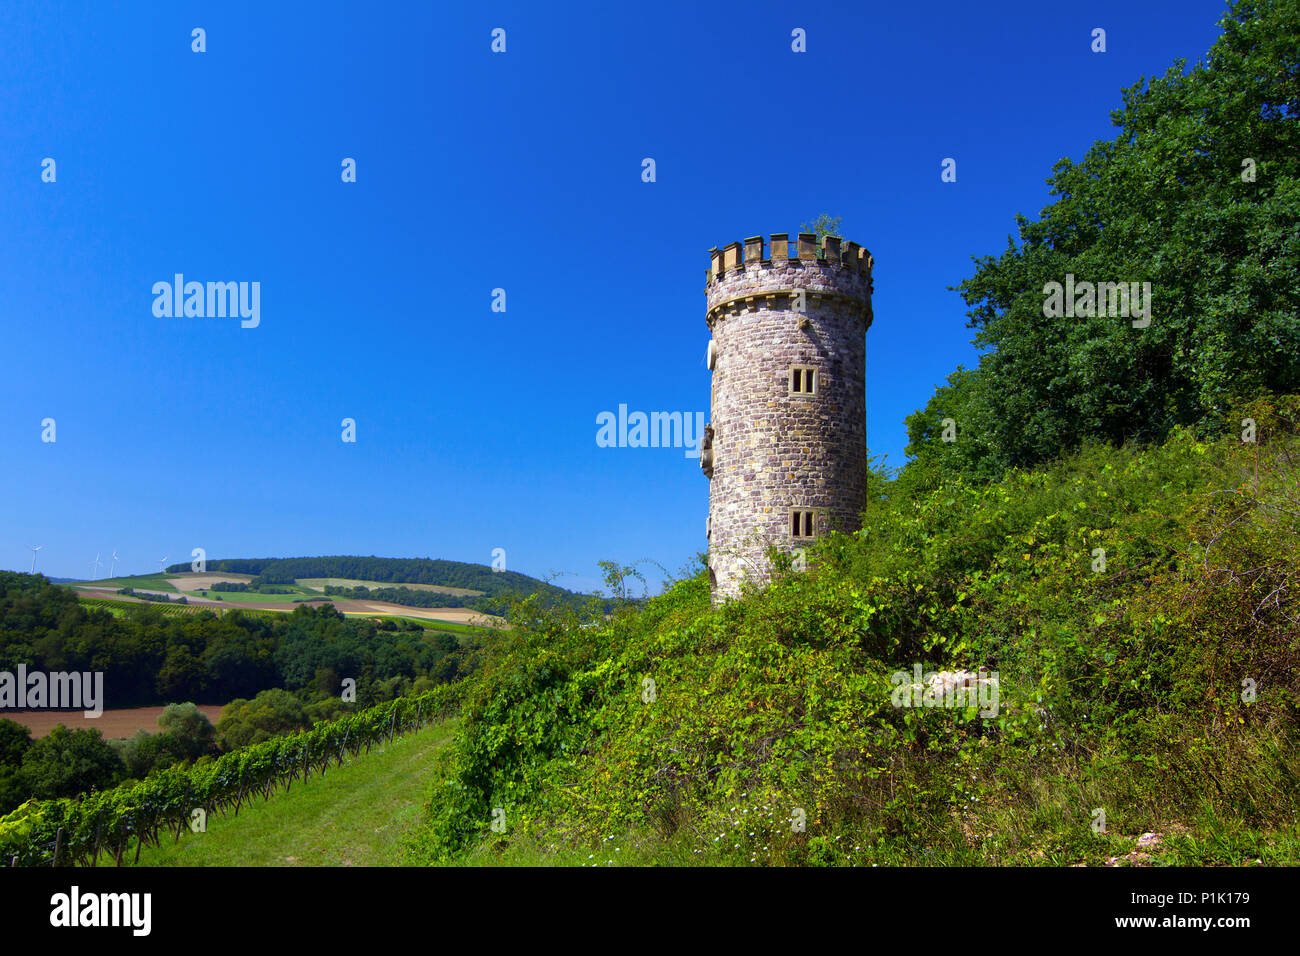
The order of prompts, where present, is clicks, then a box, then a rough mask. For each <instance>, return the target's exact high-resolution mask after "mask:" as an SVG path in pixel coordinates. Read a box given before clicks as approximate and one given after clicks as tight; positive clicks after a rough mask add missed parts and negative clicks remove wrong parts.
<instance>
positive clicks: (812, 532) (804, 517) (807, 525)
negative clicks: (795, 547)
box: [790, 508, 817, 539]
mask: <svg viewBox="0 0 1300 956" xmlns="http://www.w3.org/2000/svg"><path fill="white" fill-rule="evenodd" d="M816 529H817V512H815V511H805V510H804V509H802V508H791V509H790V537H792V538H800V539H811V538H815V537H816V536H817V530H816Z"/></svg>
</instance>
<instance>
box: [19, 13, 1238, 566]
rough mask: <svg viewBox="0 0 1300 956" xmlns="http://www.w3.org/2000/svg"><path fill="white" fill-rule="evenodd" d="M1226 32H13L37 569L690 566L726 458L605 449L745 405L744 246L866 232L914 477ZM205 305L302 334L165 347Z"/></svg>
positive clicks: (1158, 19)
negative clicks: (717, 337) (731, 385)
mask: <svg viewBox="0 0 1300 956" xmlns="http://www.w3.org/2000/svg"><path fill="white" fill-rule="evenodd" d="M467 8H472V9H467ZM1222 9H1223V4H1222V2H1220V0H1160V2H1142V0H1127V2H1090V3H1086V4H1084V3H1055V2H1050V3H1044V2H1042V0H1033V2H1017V3H1003V4H984V3H973V2H970V0H943V2H930V3H912V4H874V3H873V4H867V3H849V2H844V3H826V2H817V3H811V4H806V5H795V4H783V3H771V2H758V3H751V2H745V3H699V2H689V3H688V2H680V3H677V2H674V3H653V4H616V3H608V2H600V3H582V4H574V3H547V4H541V3H519V4H447V3H437V4H431V3H427V2H425V3H391V4H390V3H383V4H372V3H346V4H339V3H320V2H313V3H311V4H294V5H290V4H279V3H266V2H251V3H250V2H225V3H220V4H212V3H162V2H159V3H143V2H128V3H122V4H108V3H103V2H100V0H93V2H84V3H48V2H27V0H23V2H15V0H6V2H5V3H4V5H3V6H0V145H2V146H3V148H2V149H0V355H2V356H3V370H4V374H3V375H0V567H6V568H12V569H18V570H26V569H28V568H29V567H30V565H31V552H30V551H28V550H27V546H29V545H37V544H40V545H44V550H42V551H41V552H40V555H39V558H38V563H37V567H38V569H39V570H42V571H44V572H45V573H47V574H51V575H55V576H68V577H85V576H87V575H89V573H90V563H91V561H92V560H93V559H94V557H95V554H96V552H103V554H104V560H105V561H106V560H107V557H108V555H109V553H110V552H111V551H112V549H113V548H116V549H117V550H118V553H119V555H120V556H121V559H122V560H121V562H120V564H119V567H118V571H119V573H123V572H126V573H130V572H142V571H147V570H155V569H156V568H157V567H158V560H159V559H160V558H162V557H163V556H164V555H169V556H170V561H169V563H170V562H178V561H181V560H189V554H190V552H191V549H192V548H194V547H204V548H205V549H206V551H207V554H208V556H209V558H220V557H262V556H297V555H312V554H375V555H382V556H397V557H443V558H450V559H454V560H462V561H475V562H482V563H488V562H489V561H490V560H491V552H492V549H494V548H498V547H499V548H504V549H506V555H507V566H508V567H509V568H510V569H511V570H517V571H522V572H525V573H529V574H535V575H539V576H545V575H548V574H550V573H552V572H565V573H566V576H565V577H561V578H558V579H557V583H559V584H562V585H566V586H569V587H575V588H578V589H590V588H592V587H594V586H595V585H596V583H597V578H598V573H599V572H598V569H597V566H596V562H597V561H598V560H600V559H602V558H611V559H616V560H619V561H622V562H632V561H635V560H638V559H642V558H652V559H654V560H657V561H659V562H660V563H662V564H664V565H666V566H667V567H668V568H669V569H670V570H674V571H675V570H677V569H678V568H680V567H682V566H683V565H684V564H686V563H687V562H688V561H689V560H690V559H691V558H692V556H693V555H694V554H695V553H697V552H698V551H700V550H702V549H703V548H704V547H705V544H706V541H705V537H704V517H705V513H706V509H707V498H708V482H707V481H706V480H705V479H704V478H703V477H702V475H701V474H700V470H699V467H698V462H697V461H696V460H693V459H689V458H687V457H685V455H684V454H683V452H682V450H681V449H634V448H623V449H618V448H600V447H597V445H596V441H595V436H596V431H597V427H596V416H597V415H598V414H599V413H600V412H602V411H616V410H617V408H618V406H619V404H626V405H627V406H628V407H629V409H631V410H644V411H647V412H649V411H692V412H693V411H707V409H708V399H709V376H708V372H707V371H706V369H705V367H704V362H703V356H704V350H705V345H706V343H707V340H708V331H707V328H706V326H705V323H704V295H703V276H704V271H705V269H706V267H707V265H708V256H707V250H708V249H709V247H711V246H715V245H717V246H721V245H724V244H726V243H728V242H731V241H734V240H739V239H742V238H744V237H745V236H750V235H754V234H757V233H763V234H765V235H766V234H770V233H772V232H790V233H794V232H796V231H798V228H799V225H800V223H802V222H804V221H807V220H810V219H812V218H813V217H815V216H816V215H817V214H818V213H820V212H823V211H826V212H829V213H831V214H833V215H838V216H840V217H842V218H843V226H842V230H841V231H842V232H843V233H844V235H845V237H846V238H849V239H853V240H855V241H857V242H859V243H861V244H863V245H865V246H867V247H868V248H869V249H870V250H871V251H872V253H873V255H874V256H875V260H876V268H875V272H876V294H875V325H874V326H873V328H872V329H871V331H870V332H869V333H868V337H867V355H868V367H867V374H868V381H867V431H868V442H869V444H870V446H871V449H872V451H873V452H876V453H886V454H888V456H889V461H890V463H891V464H902V462H903V454H902V450H903V447H904V445H905V444H906V433H905V429H904V426H903V418H904V417H905V416H906V415H908V414H910V413H911V412H912V411H914V410H915V409H917V408H918V407H920V406H922V405H924V403H925V402H926V400H927V399H928V397H929V396H930V394H931V393H932V391H933V389H934V387H935V385H936V384H937V383H939V382H941V381H942V380H943V379H944V377H945V376H946V375H947V374H948V373H950V372H951V371H952V370H953V369H954V368H955V367H956V366H957V365H958V364H967V365H970V364H972V362H973V359H974V351H973V349H972V347H971V345H970V337H971V332H970V330H969V329H968V328H967V327H966V318H965V314H964V306H963V304H962V302H961V300H960V299H959V298H958V296H957V295H956V294H955V293H953V292H950V291H948V287H949V286H951V285H955V284H956V283H958V282H959V281H960V280H962V279H963V278H965V277H967V276H968V275H969V274H970V272H971V262H970V257H971V256H972V255H983V254H996V253H998V252H1000V251H1001V250H1002V249H1003V248H1004V246H1005V243H1006V238H1007V235H1008V233H1010V232H1012V231H1014V215H1015V214H1016V213H1018V212H1020V213H1024V214H1026V215H1029V216H1031V217H1034V216H1036V215H1037V213H1038V211H1039V210H1040V209H1041V208H1042V207H1043V206H1044V205H1045V204H1046V203H1047V201H1048V196H1047V190H1046V186H1045V184H1044V179H1045V178H1046V177H1047V175H1048V174H1049V172H1050V169H1051V166H1052V164H1053V163H1054V162H1055V161H1056V160H1057V159H1059V158H1060V157H1063V156H1070V157H1073V158H1078V157H1080V156H1082V155H1083V153H1084V152H1085V151H1086V150H1087V148H1088V146H1089V145H1090V144H1091V143H1092V142H1093V141H1094V140H1096V139H1098V138H1110V137H1111V136H1112V135H1113V128H1112V127H1111V125H1110V119H1109V115H1110V110H1112V109H1114V108H1116V107H1117V106H1119V104H1120V90H1121V88H1122V87H1126V86H1129V85H1131V84H1132V83H1134V82H1135V81H1136V80H1137V78H1138V77H1139V76H1142V75H1147V76H1150V75H1152V74H1156V73H1162V72H1163V71H1164V70H1165V69H1166V68H1167V67H1168V66H1169V65H1170V64H1171V63H1172V62H1173V60H1174V59H1176V58H1177V57H1186V58H1187V59H1188V60H1189V61H1194V60H1195V59H1197V58H1198V57H1200V56H1201V55H1203V54H1204V53H1205V51H1206V50H1208V48H1209V47H1210V45H1211V44H1212V43H1213V41H1214V38H1215V37H1216V36H1217V35H1218V30H1217V27H1216V26H1215V23H1216V21H1217V19H1218V17H1219V15H1220V12H1221V11H1222ZM194 27H203V28H204V29H205V30H206V33H207V37H206V40H207V52H206V53H202V54H198V53H194V52H191V30H192V28H194ZM496 27H502V28H504V29H505V30H506V31H507V33H506V43H507V48H506V53H505V54H493V53H492V52H491V50H490V42H491V37H490V33H491V31H492V29H493V28H496ZM796 27H799V28H803V29H804V30H806V31H807V48H808V49H807V52H806V53H794V52H792V50H791V36H790V34H791V31H792V30H793V29H794V28H796ZM1094 27H1102V28H1104V29H1105V30H1106V31H1107V52H1106V53H1104V54H1094V53H1092V52H1091V51H1090V49H1089V47H1090V43H1091V38H1090V33H1091V31H1092V29H1093V28H1094ZM45 157H52V158H53V159H54V160H55V161H56V163H57V167H56V169H57V181H56V182H55V183H44V182H42V181H41V163H42V160H43V159H44V158H45ZM344 157H354V158H355V159H356V161H357V180H358V181H357V182H356V183H351V184H345V183H343V182H341V179H340V171H341V167H340V164H341V162H342V160H343V158H344ZM645 157H652V158H654V159H655V161H656V164H657V182H655V183H649V184H648V183H643V182H642V181H641V161H642V159H643V158H645ZM945 157H953V158H955V159H956V160H957V164H958V166H957V174H958V181H957V182H956V183H955V184H945V183H942V182H940V163H941V161H942V160H943V159H944V158H945ZM177 272H180V273H183V274H185V276H186V277H187V279H194V280H199V281H258V282H260V283H261V324H260V325H259V327H257V328H255V329H243V328H240V324H239V321H238V320H237V319H229V318H226V319H221V318H211V319H209V318H193V317H191V318H175V317H173V318H157V317H155V316H154V314H153V301H154V297H153V295H152V292H151V289H152V286H153V284H154V283H155V282H158V281H162V280H166V281H170V280H171V279H172V276H173V275H174V274H175V273H177ZM498 287H501V288H504V289H505V290H506V296H507V298H506V306H507V310H506V312H505V313H494V312H492V311H491V308H490V306H491V295H492V290H493V289H494V288H498ZM345 417H350V418H354V419H355V420H356V422H357V441H356V443H355V444H345V443H344V442H342V441H341V438H340V435H341V431H342V428H341V425H340V422H341V421H342V419H343V418H345ZM45 418H53V419H55V422H56V429H57V432H56V437H57V440H56V441H55V442H54V443H53V444H50V443H45V442H42V441H41V422H42V419H45ZM104 573H107V568H105V569H104ZM650 580H651V582H652V583H655V582H657V580H658V575H657V573H653V574H651V575H650Z"/></svg>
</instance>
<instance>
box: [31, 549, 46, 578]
mask: <svg viewBox="0 0 1300 956" xmlns="http://www.w3.org/2000/svg"><path fill="white" fill-rule="evenodd" d="M29 547H31V549H32V574H35V573H36V552H37V551H39V550H41V548H43V547H45V545H43V544H33V545H30V546H29Z"/></svg>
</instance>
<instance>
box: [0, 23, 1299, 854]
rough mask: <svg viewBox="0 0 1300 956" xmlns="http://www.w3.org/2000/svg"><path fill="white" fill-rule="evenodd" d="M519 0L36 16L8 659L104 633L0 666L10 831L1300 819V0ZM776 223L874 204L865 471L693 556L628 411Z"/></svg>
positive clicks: (24, 123)
mask: <svg viewBox="0 0 1300 956" xmlns="http://www.w3.org/2000/svg"><path fill="white" fill-rule="evenodd" d="M482 16H484V15H481V14H479V13H478V12H468V11H463V10H446V11H444V10H440V9H437V8H431V7H427V6H422V5H410V6H407V7H398V8H392V9H389V8H385V9H383V10H381V11H368V12H367V13H366V15H365V18H364V19H363V18H362V16H361V15H360V14H357V13H355V12H353V13H345V12H344V10H343V8H342V7H339V8H337V9H333V8H331V7H330V6H329V5H324V6H322V7H321V9H320V11H319V13H318V14H317V15H315V16H313V17H310V18H301V17H290V16H289V15H287V14H279V13H275V12H266V11H264V10H262V9H260V8H259V7H257V6H256V5H251V4H249V5H240V4H232V5H230V6H229V7H228V8H224V7H223V8H222V10H220V11H217V12H214V11H209V10H206V9H204V8H203V7H201V6H199V5H195V6H193V7H186V6H185V5H177V6H176V7H175V8H172V7H169V8H168V11H167V13H166V14H165V15H164V16H161V17H160V16H158V15H157V14H156V13H154V12H150V13H148V14H146V13H144V12H142V11H140V10H134V9H129V10H128V11H127V12H125V13H122V12H113V13H108V12H105V11H103V10H101V9H99V8H98V7H95V6H92V5H85V6H73V7H67V8H61V9H59V10H58V11H50V10H49V9H47V8H46V7H45V6H43V5H38V4H17V5H14V6H12V7H7V8H6V9H5V11H4V12H3V13H0V18H3V19H2V20H0V32H2V33H3V34H4V35H5V36H6V37H12V38H13V48H12V55H11V56H8V57H6V58H5V60H4V62H3V64H0V102H4V103H6V104H7V106H6V108H5V112H4V113H3V114H0V129H2V130H3V131H4V133H5V136H6V140H7V142H8V143H9V144H10V146H11V148H10V149H9V150H7V151H6V152H7V155H8V156H9V159H8V160H7V161H6V163H5V165H4V167H3V169H0V195H3V197H4V198H5V199H6V200H8V202H7V206H8V207H9V208H10V209H11V210H12V216H11V217H8V218H7V228H6V229H5V230H3V231H0V263H3V265H0V283H3V286H4V288H5V292H6V296H5V302H6V304H5V316H6V318H5V322H4V336H5V352H6V355H7V357H8V358H9V359H10V361H9V363H8V364H7V368H8V374H7V375H6V376H5V377H4V379H3V380H2V381H0V403H2V407H3V409H4V414H3V415H0V447H3V448H4V450H5V456H6V457H5V463H6V466H7V467H6V468H4V469H0V527H3V529H4V535H3V538H4V540H3V541H0V564H3V566H4V567H6V568H7V569H8V570H5V571H0V673H4V674H17V673H18V672H19V671H20V669H22V671H23V672H24V673H26V672H41V673H51V674H52V673H57V672H77V673H82V672H85V673H91V672H94V673H99V674H102V675H103V686H104V699H103V701H101V703H102V704H103V707H104V713H103V714H102V715H101V716H96V717H85V716H82V714H81V710H82V709H83V708H81V707H77V708H65V709H63V710H54V709H51V708H49V707H46V706H43V705H37V706H34V707H33V706H27V707H23V706H15V703H14V701H16V698H14V699H13V700H11V699H10V698H7V697H5V696H4V695H5V694H7V693H12V692H13V687H14V686H15V684H14V682H13V681H12V680H10V683H9V684H8V685H3V686H0V717H2V718H4V719H0V859H4V860H9V861H10V862H11V863H13V864H14V865H27V866H38V865H49V864H55V865H81V866H102V867H124V866H132V865H141V866H169V865H213V866H234V865H267V866H273V865H275V866H279V865H338V866H348V865H396V864H405V865H471V866H473V865H485V866H486V865H572V866H609V865H651V864H659V865H663V864H667V865H685V866H694V865H710V866H712V865H721V866H766V865H845V866H852V865H858V866H872V865H877V866H895V865H896V866H913V865H938V866H956V865H996V866H1007V865H1049V866H1062V867H1064V866H1098V867H1126V866H1155V865H1179V866H1184V865H1215V866H1218V865H1231V866H1246V865H1294V864H1295V863H1297V862H1298V861H1300V816H1298V815H1297V814H1298V812H1300V758H1298V757H1297V754H1298V753H1300V751H1298V750H1297V746H1296V744H1297V742H1298V741H1297V734H1300V705H1298V703H1297V702H1298V701H1300V643H1298V640H1297V638H1300V595H1298V594H1297V586H1300V539H1298V535H1297V531H1298V528H1300V525H1298V524H1297V522H1298V521H1300V473H1298V471H1297V466H1298V465H1300V459H1298V458H1297V455H1298V454H1300V444H1298V443H1300V313H1298V309H1300V283H1298V282H1297V279H1300V229H1298V223H1300V168H1298V167H1300V158H1298V157H1300V126H1298V125H1297V121H1298V120H1300V45H1298V44H1297V42H1296V40H1297V38H1300V0H1235V2H1233V3H1231V4H1226V5H1225V4H1222V3H1219V2H1214V3H1211V2H1204V3H1202V2H1199V0H1196V2H1180V3H1146V4H1132V3H1126V4H1119V3H1115V4H1095V5H1090V7H1089V9H1088V10H1087V11H1069V10H1065V9H1058V10H1046V11H1045V10H1042V9H1040V8H1039V7H1038V6H1037V5H1033V4H1007V5H1005V6H1004V7H1003V8H1002V9H1000V10H998V11H989V10H988V9H986V8H975V7H970V6H968V5H965V4H959V3H952V4H939V5H938V6H937V8H936V9H935V10H934V11H932V12H931V14H929V15H927V16H926V17H925V18H924V20H923V21H922V19H920V18H918V17H917V16H916V14H915V11H874V10H873V11H867V10H854V9H847V8H841V7H840V6H839V5H832V4H827V5H824V6H821V7H817V8H814V9H812V10H810V11H808V12H806V13H805V12H803V11H794V10H791V9H788V8H785V7H782V6H780V5H776V4H757V5H755V7H754V10H753V11H752V12H750V13H747V15H746V16H744V17H735V16H732V15H728V13H727V11H725V10H723V9H722V8H718V9H700V8H697V7H692V6H687V5H680V6H676V5H668V6H666V7H664V8H663V10H662V11H660V12H656V14H655V15H654V16H652V17H648V18H646V17H643V16H642V15H641V14H633V13H631V12H620V11H611V10H609V9H607V8H605V7H602V6H597V5H591V6H589V7H584V6H581V5H575V6H574V7H573V8H572V9H571V10H566V11H563V12H557V11H555V10H550V9H548V10H546V11H542V10H534V9H530V8H529V7H527V6H522V5H521V6H519V7H503V8H501V11H500V12H494V13H493V14H492V16H491V17H489V19H486V20H485V19H482ZM196 27H201V28H202V29H201V34H202V35H201V36H196V35H195V34H194V33H193V32H192V31H193V30H194V29H195V28H196ZM497 30H502V31H504V32H503V33H501V34H497V33H495V32H494V31H497ZM1098 31H1100V33H1099V32H1098ZM800 34H802V40H803V41H804V42H802V43H801V37H800ZM666 63H671V64H672V68H671V69H669V68H668V67H667V66H666V65H665V64H666ZM92 77H93V82H91V78H92ZM448 92H454V93H455V95H450V96H449V95H444V94H446V93H448ZM579 93H580V95H579ZM596 117H600V119H599V120H597V119H596ZM47 160H52V161H53V162H52V163H50V162H47ZM647 161H650V162H649V165H647ZM647 171H652V173H651V174H650V175H647ZM796 227H797V228H796ZM780 229H787V230H789V231H791V232H793V231H816V232H818V233H831V234H840V233H842V234H844V235H846V236H850V237H856V238H857V239H859V240H860V241H862V242H864V243H865V244H868V245H870V247H871V250H872V254H873V255H874V257H875V263H876V266H875V269H876V288H877V292H876V296H875V300H874V311H875V323H874V325H873V327H872V329H871V331H870V332H869V333H868V339H867V342H868V372H867V384H868V389H867V415H868V429H869V431H868V439H869V445H870V450H869V451H868V450H867V449H864V453H866V454H867V455H868V456H869V461H870V463H871V466H870V467H871V482H870V489H869V495H868V499H867V501H866V502H865V504H864V509H863V513H862V522H861V530H860V531H857V532H855V533H853V534H838V533H837V534H831V535H829V536H827V537H825V538H823V539H821V540H819V541H818V542H817V543H816V544H815V545H814V546H813V547H812V548H811V549H810V552H809V556H808V563H807V566H806V567H796V566H794V565H793V564H792V563H791V561H790V559H789V557H788V556H783V555H781V554H779V553H777V554H773V555H772V556H771V558H772V561H773V565H774V574H773V578H772V580H771V582H770V584H768V586H766V587H763V588H757V587H755V588H752V589H749V590H748V591H747V592H746V594H745V595H744V596H743V598H742V599H740V600H738V601H731V602H726V603H724V604H721V605H714V604H713V603H712V602H711V600H710V592H709V583H708V578H707V573H706V571H705V569H704V566H703V564H702V562H701V553H702V552H703V551H704V549H705V548H706V547H707V541H706V539H705V536H704V521H703V518H704V515H705V511H706V502H707V493H708V489H707V482H705V481H704V480H703V479H702V478H701V477H700V475H699V464H698V461H697V460H695V459H693V458H692V457H691V455H690V452H691V449H690V448H685V449H683V448H681V447H677V448H636V447H603V446H602V445H601V444H600V443H599V442H598V441H597V440H596V432H597V424H596V423H597V418H598V416H600V415H601V414H602V413H605V412H611V411H617V410H618V409H619V407H620V406H622V405H625V406H627V407H630V408H633V409H644V410H646V411H655V410H658V411H680V412H682V413H684V414H694V413H695V412H696V411H697V410H703V409H707V407H708V406H707V402H708V393H709V377H708V371H707V369H706V368H705V367H704V362H703V353H704V346H705V343H706V341H707V330H706V328H705V326H704V315H703V302H702V297H701V295H700V291H701V286H700V283H699V276H700V271H701V269H702V268H704V267H706V266H707V255H706V250H708V249H709V248H710V247H712V246H716V245H721V244H723V243H725V242H730V241H732V240H733V239H734V238H735V237H738V236H742V235H753V234H755V233H758V232H765V231H771V230H780ZM692 270H693V271H692ZM182 274H183V275H184V276H185V277H187V278H192V279H194V280H198V281H205V282H206V281H210V280H211V281H220V282H223V283H224V282H235V283H241V282H242V283H253V282H257V283H259V284H260V285H259V288H260V296H261V298H260V306H259V310H260V311H259V314H258V315H257V320H256V322H255V323H253V324H251V325H249V324H246V323H245V322H241V319H240V316H238V315H234V316H232V315H223V316H208V315H187V314H184V312H183V311H182V313H181V314H179V315H177V314H174V313H173V311H172V310H171V309H170V301H171V300H170V298H169V295H168V294H166V293H164V294H163V296H162V299H161V300H160V299H159V293H158V292H157V291H156V289H157V286H158V284H159V283H163V284H166V283H170V282H171V281H172V280H173V278H174V277H176V276H179V275H182ZM1067 277H1069V282H1070V283H1071V285H1072V284H1073V282H1074V279H1075V277H1078V278H1079V280H1080V281H1085V280H1087V281H1092V282H1098V283H1100V282H1112V283H1118V282H1123V283H1137V284H1142V283H1149V284H1150V288H1151V290H1152V291H1151V296H1150V298H1149V299H1148V302H1149V304H1150V305H1151V313H1150V322H1149V324H1142V323H1141V322H1133V321H1130V320H1129V317H1128V316H1124V317H1123V318H1119V317H1117V316H1115V315H1113V314H1107V313H1106V312H1105V311H1104V310H1101V309H1097V308H1089V309H1086V310H1085V309H1083V308H1079V309H1078V310H1076V309H1074V308H1073V307H1072V308H1071V310H1070V313H1069V314H1068V317H1064V316H1060V315H1053V314H1052V313H1051V311H1050V309H1049V308H1048V307H1047V306H1046V305H1045V295H1047V292H1048V289H1049V287H1050V286H1051V285H1052V284H1053V283H1064V282H1066V281H1067ZM178 295H179V290H178ZM160 302H161V304H160ZM160 313H163V314H160ZM245 318H247V316H245ZM972 337H973V341H972ZM33 569H34V571H33ZM914 672H921V673H924V674H925V675H927V676H926V677H925V679H924V681H922V682H918V684H917V687H918V688H920V687H921V686H922V685H923V684H925V685H929V684H930V683H931V680H932V678H934V677H935V675H940V674H949V675H951V674H953V673H973V672H978V673H981V674H983V673H987V672H993V673H995V674H996V675H998V676H997V680H998V687H999V691H1000V706H999V707H998V709H997V712H996V713H995V714H992V715H990V714H987V713H982V712H980V709H979V708H977V707H974V706H943V705H942V702H941V701H940V702H938V703H936V702H935V701H934V700H933V699H931V700H929V701H927V702H926V703H925V704H924V705H921V704H920V703H917V704H916V705H915V706H914V705H913V704H910V703H902V704H900V703H899V697H898V694H897V691H898V689H899V687H900V681H899V678H898V675H900V674H902V675H904V678H906V677H907V675H910V674H912V673H914ZM5 686H8V687H9V688H10V689H9V690H6V689H5ZM919 693H920V691H919V690H918V694H919ZM28 703H30V701H28Z"/></svg>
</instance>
